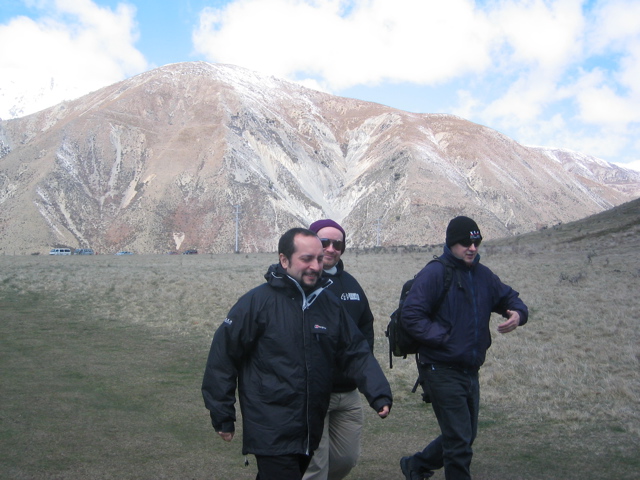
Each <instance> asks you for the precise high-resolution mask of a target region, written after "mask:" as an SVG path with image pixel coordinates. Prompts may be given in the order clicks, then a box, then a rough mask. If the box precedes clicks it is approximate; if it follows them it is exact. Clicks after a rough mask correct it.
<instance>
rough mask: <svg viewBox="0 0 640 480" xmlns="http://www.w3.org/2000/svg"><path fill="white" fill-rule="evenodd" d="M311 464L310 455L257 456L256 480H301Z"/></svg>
mask: <svg viewBox="0 0 640 480" xmlns="http://www.w3.org/2000/svg"><path fill="white" fill-rule="evenodd" d="M309 462H311V457H310V456H308V455H273V456H271V455H256V463H257V464H258V475H257V476H256V480H301V479H302V476H303V475H304V472H306V470H307V467H308V466H309Z"/></svg>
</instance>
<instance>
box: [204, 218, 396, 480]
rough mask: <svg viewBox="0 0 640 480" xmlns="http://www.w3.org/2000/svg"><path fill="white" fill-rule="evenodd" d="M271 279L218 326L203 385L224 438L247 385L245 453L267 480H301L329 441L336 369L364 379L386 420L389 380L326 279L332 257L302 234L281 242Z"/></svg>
mask: <svg viewBox="0 0 640 480" xmlns="http://www.w3.org/2000/svg"><path fill="white" fill-rule="evenodd" d="M278 252H279V259H280V262H279V263H278V264H275V265H272V266H271V267H270V268H269V270H268V272H267V274H266V275H265V278H266V280H267V282H266V283H264V284H262V285H260V286H258V287H256V288H254V289H252V290H251V291H249V292H248V293H246V294H245V295H243V296H242V297H241V298H240V299H239V300H238V302H237V303H236V304H235V305H234V306H233V307H232V308H231V310H230V311H229V314H228V315H227V318H226V319H225V320H224V322H223V323H222V325H221V326H220V327H219V328H218V329H217V330H216V333H215V335H214V337H213V341H212V343H211V349H210V352H209V358H208V360H207V366H206V370H205V374H204V379H203V382H202V394H203V397H204V402H205V406H206V407H207V409H208V410H209V412H210V415H211V422H212V425H213V427H214V429H215V430H216V432H217V433H218V434H219V435H220V436H221V437H222V438H223V439H224V440H226V441H231V439H232V438H233V435H234V431H235V419H236V417H235V406H234V404H235V392H236V385H237V387H238V395H239V399H240V408H241V411H242V420H243V445H242V451H243V453H244V454H248V453H251V454H253V455H255V457H256V461H257V465H258V476H257V479H259V480H300V479H301V478H302V475H303V474H304V471H305V470H306V468H307V466H308V465H309V461H310V458H311V455H312V454H313V452H314V450H315V449H316V448H317V447H318V444H319V443H320V438H321V436H322V428H323V419H324V416H325V414H326V412H327V408H328V406H329V397H330V394H331V389H332V384H333V382H332V381H333V373H334V369H336V368H338V369H340V370H343V371H344V372H345V374H346V375H348V376H349V377H352V378H354V379H355V380H356V383H357V385H358V388H359V389H360V391H362V393H363V394H364V395H365V396H366V398H367V400H368V402H369V404H370V405H371V407H372V408H373V409H374V410H376V411H377V412H378V415H379V416H380V417H381V418H385V417H386V416H387V415H388V414H389V410H390V408H391V403H392V396H391V388H390V387H389V383H388V382H387V379H386V378H385V376H384V374H383V373H382V369H381V368H380V365H379V364H378V362H377V361H376V359H375V358H374V356H373V354H372V353H371V349H370V347H369V344H368V343H367V341H366V339H365V338H364V336H363V335H362V334H361V333H360V331H359V330H358V328H357V327H356V326H355V324H354V323H353V321H352V320H351V319H350V318H349V315H348V314H347V312H346V310H345V309H344V307H343V306H342V305H341V303H340V301H339V300H338V299H337V298H336V297H335V295H332V294H329V293H326V292H324V293H323V291H324V289H326V288H327V287H328V286H329V285H330V282H331V281H330V280H328V279H327V280H321V275H322V260H323V257H324V251H323V248H322V244H321V242H320V240H319V239H318V237H317V236H316V234H315V233H313V232H311V231H309V230H306V229H303V228H296V229H291V230H289V231H288V232H286V233H285V234H284V235H283V236H282V237H281V238H280V241H279V244H278Z"/></svg>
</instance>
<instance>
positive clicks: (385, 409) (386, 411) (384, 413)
mask: <svg viewBox="0 0 640 480" xmlns="http://www.w3.org/2000/svg"><path fill="white" fill-rule="evenodd" d="M378 415H380V418H387V416H388V415H389V405H385V406H384V407H382V410H380V411H379V412H378Z"/></svg>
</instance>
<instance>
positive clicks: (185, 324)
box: [0, 222, 640, 480]
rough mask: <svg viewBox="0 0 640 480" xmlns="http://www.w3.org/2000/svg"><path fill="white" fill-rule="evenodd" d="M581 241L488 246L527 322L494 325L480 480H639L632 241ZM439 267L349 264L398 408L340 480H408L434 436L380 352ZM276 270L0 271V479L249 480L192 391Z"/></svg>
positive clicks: (369, 433) (426, 416) (244, 261)
mask: <svg viewBox="0 0 640 480" xmlns="http://www.w3.org/2000/svg"><path fill="white" fill-rule="evenodd" d="M634 225H637V222H636V223H635V224H634ZM581 228H582V229H581V231H580V232H577V231H576V232H574V234H573V237H572V236H571V235H570V234H569V233H568V232H567V230H569V229H570V227H569V226H565V227H564V229H565V230H563V232H562V233H563V235H565V236H567V238H569V239H570V238H575V237H576V236H580V237H581V238H580V239H579V240H578V241H575V242H572V241H569V240H568V239H565V243H564V244H558V243H553V244H552V247H550V246H549V245H550V244H548V243H545V238H546V237H544V235H543V236H542V237H536V239H535V240H531V241H530V242H527V241H525V240H523V239H519V240H518V241H517V242H518V243H511V244H509V243H496V244H494V245H492V244H491V243H490V242H489V243H488V244H487V245H486V246H483V247H482V248H483V251H484V252H485V253H484V254H483V262H484V263H486V264H487V265H489V266H490V267H491V268H492V269H493V270H494V271H495V272H496V273H498V274H499V275H500V276H501V278H503V279H504V280H505V281H506V282H507V283H509V284H511V285H513V286H514V288H516V289H517V290H519V291H520V293H521V295H522V297H523V299H524V300H525V302H526V303H527V304H528V305H529V307H530V309H531V317H530V321H529V324H528V325H527V326H526V327H524V328H521V329H518V330H517V331H516V332H514V333H512V334H508V335H504V336H503V335H499V334H498V333H497V332H495V327H496V326H497V323H498V320H497V319H496V320H494V321H493V325H492V328H493V331H494V344H493V346H492V348H491V350H490V351H489V354H488V356H487V363H486V364H485V366H484V367H483V369H482V370H481V397H482V405H481V414H480V431H479V436H478V439H477V441H476V444H475V447H474V451H475V455H474V460H473V464H472V471H473V473H474V478H475V479H476V480H489V479H490V480H500V479H505V480H515V479H562V480H573V479H576V480H577V479H584V478H607V479H616V480H624V479H635V478H637V472H638V471H640V456H639V455H638V451H640V373H639V372H640V349H639V345H640V333H639V329H638V320H637V291H638V284H639V282H638V278H639V276H640V275H639V270H638V265H640V263H639V262H638V259H639V257H640V254H639V253H638V252H639V251H640V250H639V248H638V247H639V246H640V245H639V243H640V242H638V240H636V239H637V238H638V236H637V235H623V233H624V232H622V233H621V231H618V230H615V228H612V227H611V225H609V224H603V226H602V227H601V228H608V229H610V230H612V231H616V235H618V237H616V239H614V240H611V241H609V240H606V241H603V237H599V236H597V235H590V234H589V231H588V230H585V227H581ZM634 228H636V227H634ZM596 233H597V232H596ZM538 235H541V234H538ZM549 238H552V237H549ZM607 238H608V237H607ZM600 243H604V245H603V246H600ZM563 245H564V246H563ZM567 245H569V246H567ZM437 251H438V250H433V251H430V250H429V249H421V251H411V252H403V251H402V250H400V251H398V252H396V253H392V252H390V251H386V252H385V251H372V252H369V253H363V252H355V251H347V252H346V253H345V256H344V260H345V263H346V265H347V268H348V270H349V271H350V272H351V273H353V274H354V275H355V276H356V277H357V278H358V279H359V280H360V281H361V283H362V284H363V287H364V288H365V291H366V292H367V294H368V296H369V298H370V301H371V305H372V309H373V312H374V315H375V316H376V325H375V327H376V357H377V358H378V360H379V362H380V364H381V365H382V366H383V369H384V371H385V373H386V374H387V376H388V378H389V381H390V382H391V384H392V388H393V391H394V395H395V403H394V407H393V410H392V413H391V415H390V417H389V418H388V419H386V420H380V419H379V418H377V415H375V413H374V412H373V411H372V410H371V409H367V410H366V412H365V413H366V415H365V418H366V427H365V433H364V448H363V456H362V458H361V461H360V464H359V466H358V467H357V468H356V469H354V470H353V472H352V474H351V475H350V476H349V477H348V478H349V479H350V480H365V479H367V480H387V479H392V478H401V474H400V470H399V467H398V462H399V459H400V457H401V456H403V455H407V454H411V453H414V452H415V451H418V450H421V449H422V448H423V447H424V445H425V444H426V443H427V442H428V441H429V440H430V439H431V438H433V437H434V436H435V435H437V432H438V429H437V424H436V422H435V417H434V415H433V413H432V412H431V410H430V407H429V406H427V405H425V404H424V403H422V402H421V399H420V395H419V394H412V393H411V392H410V389H411V387H412V386H413V383H414V381H415V377H416V371H415V365H414V363H413V361H412V360H401V359H395V361H394V368H393V370H389V368H388V357H387V351H386V339H385V337H384V329H385V327H386V323H387V316H388V314H389V313H390V312H391V311H393V309H394V307H395V303H396V302H397V295H398V293H399V290H400V287H401V285H402V283H403V282H404V280H406V279H407V277H409V276H411V275H413V274H414V273H415V272H416V271H418V270H419V269H420V268H421V267H422V265H424V264H425V263H426V262H427V261H428V260H429V258H431V255H432V253H433V252H437ZM276 258H277V256H276V255H275V254H249V255H233V254H229V255H198V256H187V257H182V256H161V255H157V256H152V255H150V256H143V255H136V256H131V257H118V258H115V257H107V256H95V257H84V256H83V257H66V258H62V257H58V258H50V257H33V256H22V257H10V256H2V257H0V315H1V317H0V365H2V367H1V368H2V370H1V372H2V373H1V376H0V388H1V389H2V390H1V391H2V394H1V396H0V478H8V479H86V478H92V479H112V478H113V479H115V478H118V479H122V478H136V479H138V478H140V479H159V478H167V479H174V478H180V479H182V478H192V479H212V478H213V479H220V480H222V479H224V480H228V479H234V480H235V479H240V480H242V479H253V478H255V474H256V469H255V461H254V459H253V457H250V458H249V460H250V466H249V467H244V466H243V461H244V458H243V457H242V455H241V453H240V451H241V436H242V432H241V429H240V430H239V431H238V433H237V435H236V438H235V439H234V441H233V442H231V443H229V444H228V443H225V442H222V441H221V440H220V439H219V438H218V437H217V435H216V434H215V433H214V431H213V429H212V427H211V424H210V421H209V416H208V412H207V411H206V410H205V408H204V405H203V402H202V397H201V394H200V382H201V378H202V372H203V369H204V364H205V361H206V356H207V353H208V348H209V343H210V341H211V336H212V334H213V332H214V330H215V328H216V327H217V325H219V324H220V322H221V321H222V320H223V319H224V317H225V315H226V313H227V311H228V309H229V308H230V307H231V305H232V304H233V303H234V302H235V301H236V299H237V298H238V297H239V296H240V295H241V294H242V293H244V292H246V291H247V290H248V289H249V288H251V287H253V286H255V285H257V284H259V283H261V282H262V281H263V274H264V272H265V271H266V268H267V266H268V265H269V264H270V263H273V262H275V261H276ZM238 426H239V427H240V424H239V425H238ZM434 478H435V479H442V478H444V475H443V473H442V472H438V473H437V474H436V476H435V477H434Z"/></svg>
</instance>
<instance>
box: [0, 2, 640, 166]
mask: <svg viewBox="0 0 640 480" xmlns="http://www.w3.org/2000/svg"><path fill="white" fill-rule="evenodd" d="M199 60H203V61H207V62H212V63H227V64H233V65H238V66H241V67H245V68H248V69H251V70H255V71H258V72H261V73H263V74H268V75H274V76H277V77H279V78H283V79H287V80H291V81H295V82H298V83H300V84H302V85H305V86H307V87H310V88H315V89H318V90H322V91H324V92H327V93H331V94H334V95H340V96H344V97H352V98H357V99H361V100H366V101H372V102H377V103H381V104H384V105H388V106H390V107H393V108H398V109H401V110H405V111H409V112H417V113H449V114H453V115H458V116H460V117H462V118H465V119H467V120H470V121H472V122H476V123H479V124H482V125H485V126H487V127H490V128H493V129H495V130H497V131H499V132H501V133H503V134H505V135H507V136H509V137H510V138H512V139H514V140H516V141H518V142H520V143H522V144H524V145H535V146H546V147H557V148H566V149H569V150H574V151H578V152H582V153H585V154H587V155H592V156H595V157H598V158H601V159H603V160H606V161H608V162H612V163H617V164H621V165H624V166H628V167H630V168H634V169H638V170H640V0H606V1H605V0H517V1H516V0H484V1H471V0H446V1H444V0H209V1H207V0H175V1H174V0H122V1H115V0H114V1H111V0H95V1H92V0H0V118H2V119H7V118H11V117H12V116H15V115H18V116H20V115H25V114H28V113H33V112H34V111H37V110H40V109H42V108H46V107H48V106H51V105H55V104H57V103H59V102H61V101H63V100H70V99H74V98H77V97H80V96H82V95H84V94H86V93H89V92H91V91H95V90H98V89H99V88H102V87H104V86H107V85H111V84H113V83H115V82H118V81H121V80H124V79H126V78H129V77H132V76H134V75H136V74H139V73H142V72H145V71H148V70H151V69H153V68H156V67H160V66H163V65H166V64H169V63H177V62H189V61H199ZM16 98H19V99H21V100H20V102H21V104H23V105H25V106H26V108H25V110H23V111H21V112H16V111H15V110H13V111H12V110H11V108H12V107H14V105H16V100H15V99H16Z"/></svg>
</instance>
